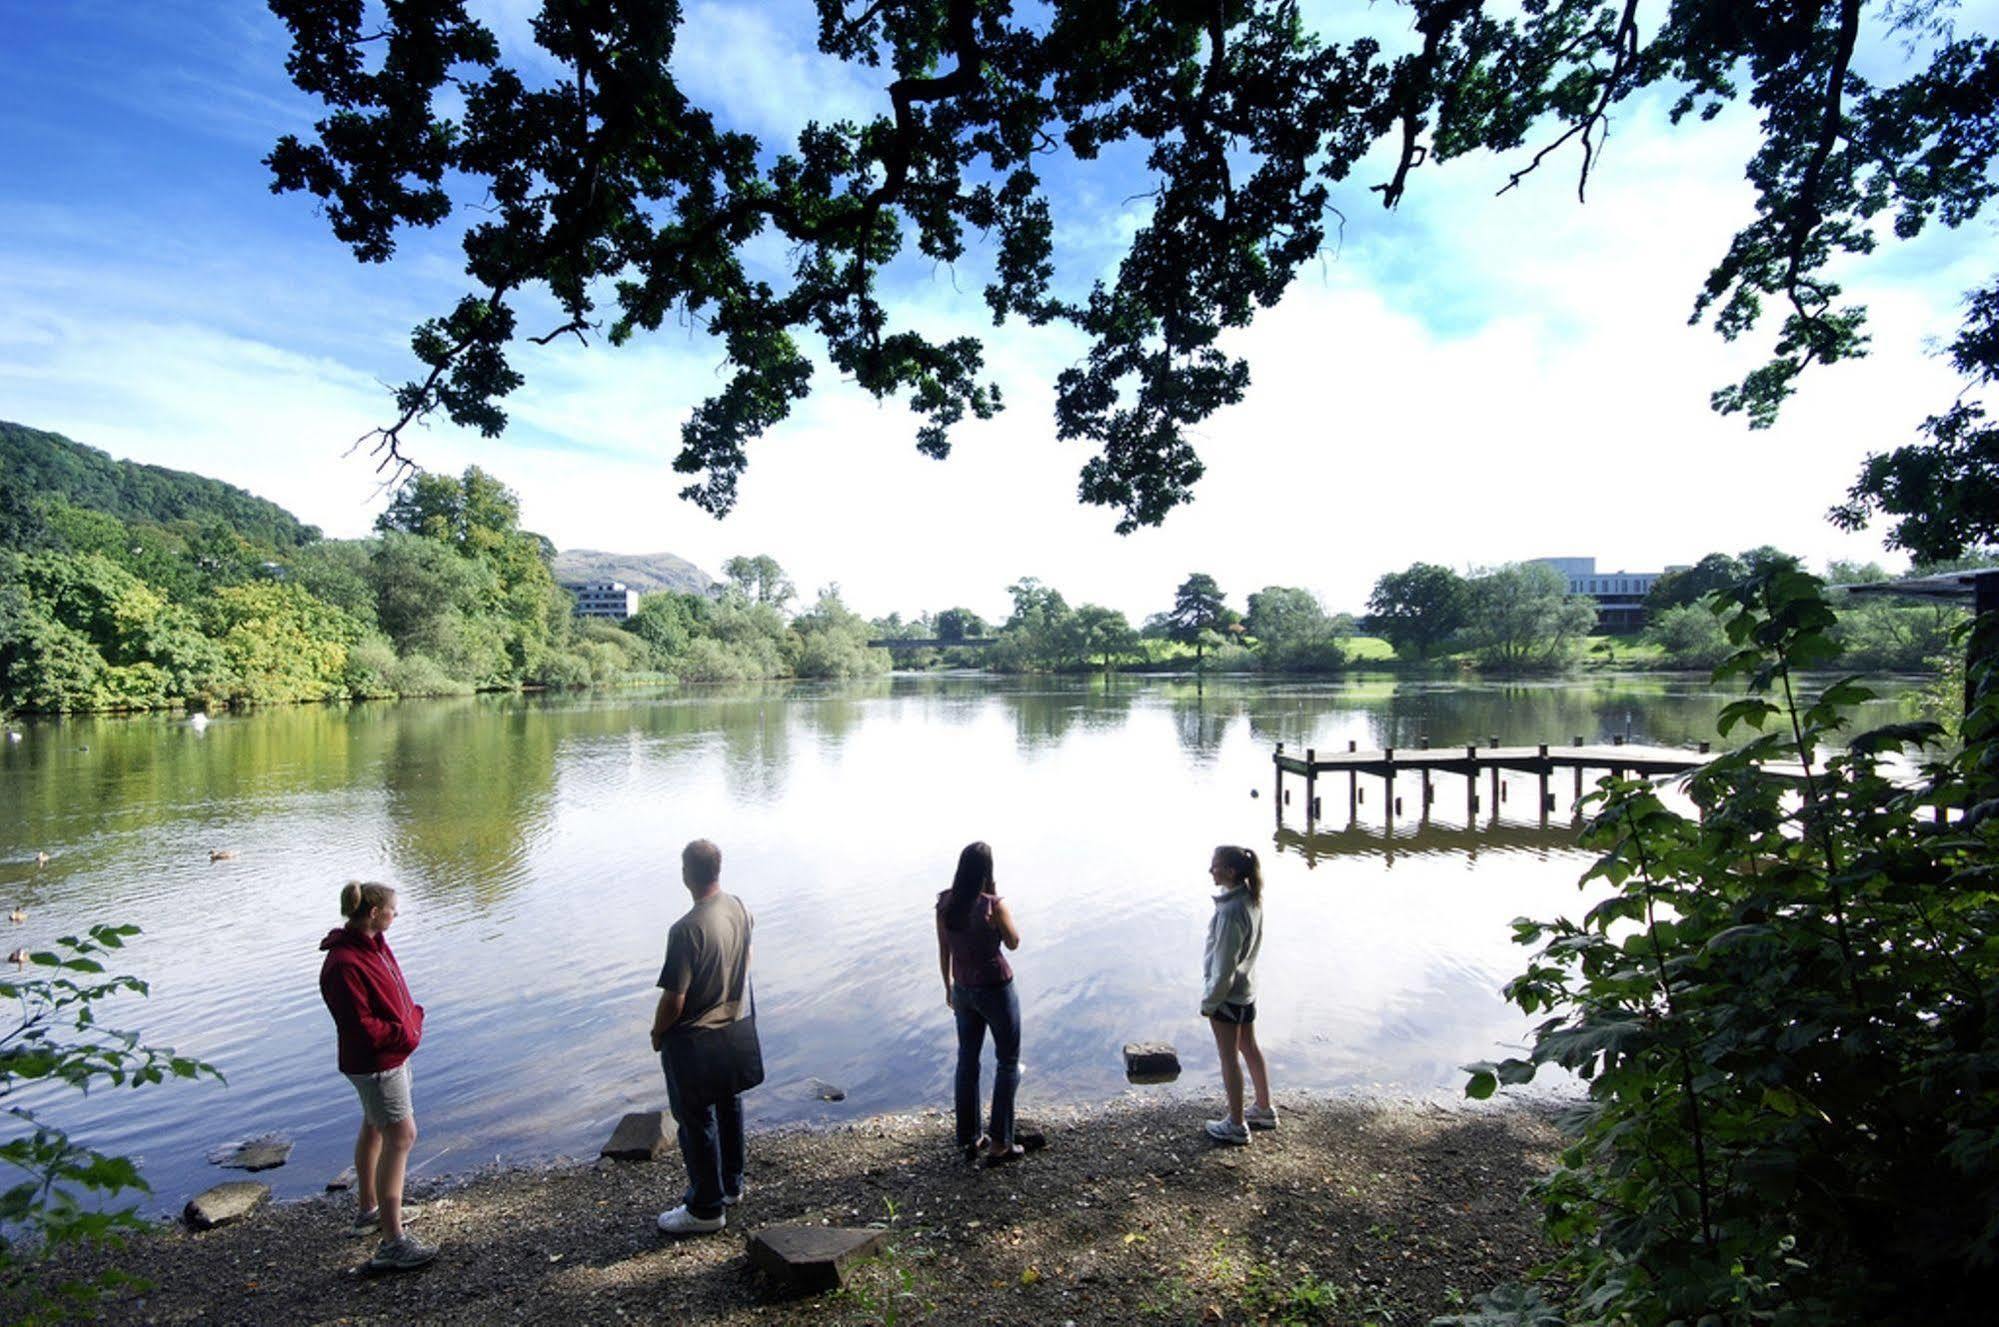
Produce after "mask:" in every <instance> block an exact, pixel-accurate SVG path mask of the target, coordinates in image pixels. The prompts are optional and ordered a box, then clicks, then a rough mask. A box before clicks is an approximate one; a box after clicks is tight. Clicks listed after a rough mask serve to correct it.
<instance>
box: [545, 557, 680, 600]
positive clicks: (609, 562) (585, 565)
mask: <svg viewBox="0 0 1999 1327" xmlns="http://www.w3.org/2000/svg"><path fill="white" fill-rule="evenodd" d="M555 579H556V580H558V581H561V582H562V583H563V584H565V585H567V584H573V583H575V582H578V581H623V582H624V583H625V584H626V585H629V586H630V587H631V588H632V589H634V590H637V591H638V592H639V593H640V594H645V593H647V592H649V591H652V590H678V591H680V592H681V593H683V594H706V593H708V590H709V587H710V586H713V585H715V584H716V580H715V578H714V577H713V576H710V575H709V574H708V573H707V572H705V571H703V570H701V568H699V567H697V566H695V565H694V564H693V563H692V562H689V561H688V560H687V559H686V558H680V557H675V556H674V555H673V554H671V553H600V552H598V551H597V550H596V549H594V548H565V549H563V550H562V551H561V552H560V553H557V554H556V555H555Z"/></svg>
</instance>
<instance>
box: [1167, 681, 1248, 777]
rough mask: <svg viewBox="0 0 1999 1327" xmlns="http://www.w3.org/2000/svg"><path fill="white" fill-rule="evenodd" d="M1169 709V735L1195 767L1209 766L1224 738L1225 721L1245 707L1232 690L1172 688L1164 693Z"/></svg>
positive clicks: (1237, 692) (1220, 747)
mask: <svg viewBox="0 0 1999 1327" xmlns="http://www.w3.org/2000/svg"><path fill="white" fill-rule="evenodd" d="M1168 694H1169V697H1170V699H1171V701H1172V705H1173V731H1174V735H1175V736H1177V737H1178V738H1179V739H1180V749H1181V750H1183V751H1185V752H1186V753H1187V754H1188V756H1189V757H1191V758H1192V760H1193V762H1194V764H1196V765H1212V764H1214V762H1215V757H1216V756H1217V755H1218V754H1220V752H1221V749H1222V739H1223V738H1225V737H1227V736H1228V731H1229V721H1230V720H1232V719H1234V718H1236V717H1237V716H1238V715H1240V714H1242V713H1243V712H1244V710H1245V709H1246V708H1247V706H1246V705H1245V704H1244V702H1243V697H1242V694H1241V692H1240V691H1239V690H1237V689H1235V688H1230V689H1228V690H1226V691H1220V690H1218V689H1216V688H1213V687H1205V686H1175V687H1173V688H1172V689H1171V691H1170V692H1169V693H1168Z"/></svg>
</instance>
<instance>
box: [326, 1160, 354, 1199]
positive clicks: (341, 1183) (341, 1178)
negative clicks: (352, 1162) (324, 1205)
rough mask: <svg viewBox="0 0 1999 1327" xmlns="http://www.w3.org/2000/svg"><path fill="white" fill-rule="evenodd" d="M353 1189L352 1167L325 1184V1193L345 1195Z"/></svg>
mask: <svg viewBox="0 0 1999 1327" xmlns="http://www.w3.org/2000/svg"><path fill="white" fill-rule="evenodd" d="M353 1187H354V1167H352V1166H349V1167H347V1169H345V1170H343V1171H341V1172H340V1173H339V1174H338V1175H335V1176H334V1177H333V1178H332V1179H330V1180H328V1181H327V1182H326V1191H327V1192H328V1193H345V1192H347V1190H349V1189H351V1188H353Z"/></svg>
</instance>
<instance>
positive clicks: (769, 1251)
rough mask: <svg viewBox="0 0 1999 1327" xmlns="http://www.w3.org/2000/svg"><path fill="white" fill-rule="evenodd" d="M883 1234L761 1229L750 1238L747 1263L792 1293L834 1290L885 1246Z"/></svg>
mask: <svg viewBox="0 0 1999 1327" xmlns="http://www.w3.org/2000/svg"><path fill="white" fill-rule="evenodd" d="M887 1240H888V1232H887V1231H886V1230H859V1229H855V1228H853V1227H850V1226H765V1227H764V1228H763V1229H762V1230H759V1231H758V1232H757V1233H756V1234H754V1235H752V1236H750V1241H749V1243H750V1261H751V1262H752V1263H753V1264H755V1265H756V1266H757V1267H759V1268H761V1269H763V1271H764V1272H765V1273H766V1274H767V1275H769V1276H770V1277H772V1278H773V1279H775V1280H777V1281H778V1282H780V1283H782V1284H784V1285H787V1286H790V1287H791V1288H793V1289H795V1290H800V1291H808V1292H813V1293H817V1292H819V1291H822V1290H838V1289H839V1288H840V1285H841V1283H842V1282H844V1281H845V1280H846V1279H847V1273H848V1272H849V1271H850V1270H851V1269H852V1268H853V1266H854V1264H855V1263H857V1262H860V1261H861V1260H862V1259H863V1258H866V1257H868V1256H869V1255H871V1254H873V1253H875V1252H877V1251H878V1250H879V1249H880V1248H881V1246H882V1245H883V1244H884V1243H885V1242H887Z"/></svg>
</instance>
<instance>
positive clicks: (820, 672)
mask: <svg viewBox="0 0 1999 1327" xmlns="http://www.w3.org/2000/svg"><path fill="white" fill-rule="evenodd" d="M791 629H792V631H793V632H794V633H796V635H797V637H798V647H797V655H796V659H795V662H794V664H793V669H794V671H795V672H796V673H797V674H798V676H800V677H866V676H869V675H870V674H874V673H885V672H887V671H888V667H889V656H888V651H887V650H871V649H869V648H868V637H869V636H870V634H872V633H871V632H870V629H869V627H868V623H867V620H866V619H865V618H863V617H862V616H861V615H860V614H859V613H856V612H854V611H853V610H852V609H851V608H848V607H847V606H846V604H845V603H843V602H841V599H840V587H839V586H837V585H832V586H828V587H826V588H825V589H823V590H821V591H820V592H819V598H818V601H817V602H815V603H814V604H813V605H812V607H811V608H809V609H807V610H806V611H805V612H803V613H800V614H799V615H798V616H797V617H796V618H794V619H792V623H791Z"/></svg>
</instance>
